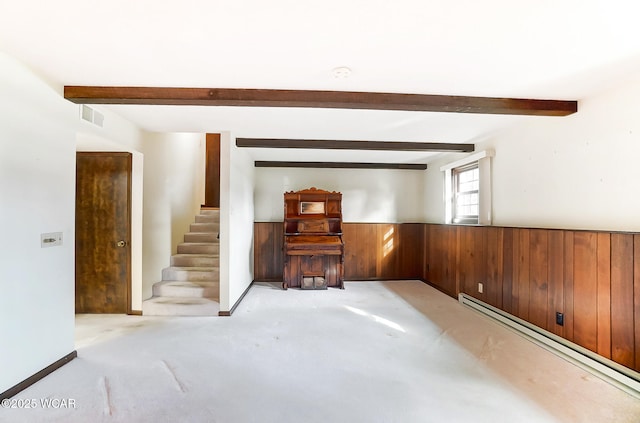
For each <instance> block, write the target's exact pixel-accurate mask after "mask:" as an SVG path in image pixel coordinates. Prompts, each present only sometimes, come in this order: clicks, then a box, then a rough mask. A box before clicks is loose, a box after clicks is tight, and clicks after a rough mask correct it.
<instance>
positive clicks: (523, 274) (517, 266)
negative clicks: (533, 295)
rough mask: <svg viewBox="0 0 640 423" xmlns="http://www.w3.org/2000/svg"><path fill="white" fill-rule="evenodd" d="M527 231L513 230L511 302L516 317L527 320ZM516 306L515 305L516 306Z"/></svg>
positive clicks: (528, 295)
mask: <svg viewBox="0 0 640 423" xmlns="http://www.w3.org/2000/svg"><path fill="white" fill-rule="evenodd" d="M529 231H530V230H529V229H516V230H514V239H513V243H514V247H515V248H514V249H513V251H514V258H513V261H514V267H513V270H514V278H513V282H514V283H513V295H514V298H513V301H514V303H515V304H514V310H515V312H516V314H515V315H516V316H518V317H520V318H521V319H524V320H527V321H528V320H529V300H530V292H529V284H530V281H529V270H530V269H529V247H530V242H529ZM516 304H517V305H516Z"/></svg>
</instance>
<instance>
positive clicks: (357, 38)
mask: <svg viewBox="0 0 640 423" xmlns="http://www.w3.org/2000/svg"><path fill="white" fill-rule="evenodd" d="M637 4H638V3H637V2H634V1H632V0H627V1H621V0H606V1H605V0H603V1H595V0H522V1H513V0H483V1H479V0H438V1H433V0H394V1H391V0H341V1H338V0H323V1H322V2H319V1H315V2H310V1H300V0H272V1H264V0H181V1H168V0H153V1H150V0H136V1H131V0H110V1H101V2H97V1H87V0H57V1H47V2H43V1H41V0H20V1H15V0H14V1H8V0H0V10H1V13H0V50H3V51H5V52H7V53H9V54H10V55H12V56H14V57H16V58H18V59H20V60H22V61H23V62H25V63H26V64H27V65H29V66H30V67H32V68H33V69H34V70H35V71H36V72H38V73H39V74H40V75H42V76H43V77H45V78H46V79H48V80H50V81H51V82H53V83H55V84H61V85H117V86H168V87H211V88H271V89H301V90H305V89H307V90H345V91H372V92H399V93H416V94H445V95H470V96H492V97H520V98H543V99H558V100H581V99H584V98H586V97H588V96H589V95H592V94H593V93H596V92H598V91H601V90H603V89H606V88H607V87H608V86H610V85H612V84H615V83H617V81H619V80H620V79H621V78H624V77H627V76H628V75H631V74H632V73H634V72H638V71H639V70H640V25H638V22H637V18H638V13H637V12H638V11H639V10H640V6H638V5H637ZM338 66H348V67H349V68H351V69H352V74H351V76H350V77H349V78H346V79H336V78H334V77H333V76H332V74H331V70H332V69H333V68H335V67H338ZM102 107H104V108H108V109H110V110H113V111H115V112H116V113H118V114H120V115H122V116H124V117H126V118H127V119H129V120H131V121H133V122H134V123H136V124H138V125H139V126H140V127H141V128H143V129H146V130H149V131H160V132H219V131H225V130H230V131H232V132H233V133H234V135H236V136H239V137H259V138H309V139H345V140H387V141H425V142H452V143H459V142H475V141H478V140H481V139H483V138H485V137H488V136H490V135H491V134H492V133H494V132H495V131H497V130H499V129H500V128H501V127H504V126H505V125H512V124H513V123H514V122H516V121H519V120H521V119H562V118H553V117H544V118H541V117H515V116H497V115H475V114H445V113H425V112H399V111H365V110H336V109H288V108H283V109H277V108H240V107H191V106H100V108H102ZM253 153H255V154H254V156H255V158H256V159H257V160H314V161H320V160H339V161H381V162H391V161H404V162H425V161H428V160H429V159H431V158H432V157H430V155H429V154H425V153H398V154H391V153H389V152H384V153H380V152H366V153H364V152H346V151H340V152H335V151H333V152H317V151H316V152H308V151H303V150H298V151H286V152H284V151H282V150H264V149H259V150H258V149H256V150H253Z"/></svg>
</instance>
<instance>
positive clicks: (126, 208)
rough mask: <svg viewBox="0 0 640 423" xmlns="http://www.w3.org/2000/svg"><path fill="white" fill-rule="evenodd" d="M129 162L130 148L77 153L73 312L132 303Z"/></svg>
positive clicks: (126, 307)
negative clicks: (124, 151) (104, 151)
mask: <svg viewBox="0 0 640 423" xmlns="http://www.w3.org/2000/svg"><path fill="white" fill-rule="evenodd" d="M131 163H132V162H131V153H101V152H86V153H85V152H78V153H76V231H75V235H76V236H75V252H76V271H75V278H76V289H75V294H76V295H75V303H76V313H127V312H128V311H130V309H131V300H130V295H131V247H130V243H131V169H132V168H131ZM120 242H122V243H123V244H122V246H119V243H120Z"/></svg>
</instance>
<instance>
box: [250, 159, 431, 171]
mask: <svg viewBox="0 0 640 423" xmlns="http://www.w3.org/2000/svg"><path fill="white" fill-rule="evenodd" d="M253 165H254V166H255V167H284V168H291V167H294V168H303V169H392V170H426V169H427V165H426V164H421V163H361V162H279V161H263V160H256V161H255V162H253Z"/></svg>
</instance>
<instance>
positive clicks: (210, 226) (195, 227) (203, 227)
mask: <svg viewBox="0 0 640 423" xmlns="http://www.w3.org/2000/svg"><path fill="white" fill-rule="evenodd" d="M189 231H190V232H215V233H216V235H218V232H220V223H217V222H213V223H197V222H196V223H192V224H191V226H190V227H189Z"/></svg>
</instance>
